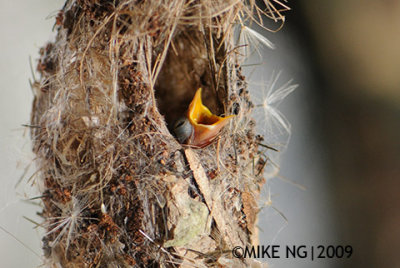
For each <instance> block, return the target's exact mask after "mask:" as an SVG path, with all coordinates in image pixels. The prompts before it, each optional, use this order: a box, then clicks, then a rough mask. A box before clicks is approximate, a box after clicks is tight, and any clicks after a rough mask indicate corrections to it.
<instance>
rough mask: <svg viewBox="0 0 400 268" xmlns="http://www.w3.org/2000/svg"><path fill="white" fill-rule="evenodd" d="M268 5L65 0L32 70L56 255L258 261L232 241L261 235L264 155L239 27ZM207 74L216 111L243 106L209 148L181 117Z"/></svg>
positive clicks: (152, 262)
mask: <svg viewBox="0 0 400 268" xmlns="http://www.w3.org/2000/svg"><path fill="white" fill-rule="evenodd" d="M265 5H266V10H267V12H266V15H269V16H272V17H274V18H276V19H281V20H282V19H283V17H280V16H281V15H280V11H279V10H278V8H275V7H274V6H272V5H271V4H270V3H269V2H268V1H265ZM283 7H284V6H282V7H280V8H282V9H283ZM262 12H263V9H261V8H259V7H257V6H256V5H255V4H254V3H253V1H249V3H248V2H247V1H238V0H235V1H233V0H230V1H226V0H218V1H216V0H208V1H207V0H200V1H190V0H168V1H163V0H154V1H153V0H152V1H140V0H136V1H132V0H120V1H118V0H97V1H93V0H91V1H89V0H69V1H67V2H66V4H65V6H64V7H63V9H62V10H61V11H60V12H59V14H58V16H57V19H56V24H55V28H56V30H57V36H56V39H55V41H54V42H52V43H49V44H48V45H46V46H45V47H44V48H42V49H41V52H40V54H41V58H40V59H39V63H38V67H37V69H38V71H39V73H40V75H41V77H40V79H39V80H38V81H35V83H34V84H33V88H34V90H35V98H34V102H33V110H32V118H31V125H32V126H31V127H32V133H31V134H32V140H33V151H34V153H35V154H36V156H37V159H36V163H37V167H38V169H39V172H38V174H39V175H38V176H37V179H36V182H37V184H39V187H40V190H41V193H42V202H43V211H42V212H41V216H43V218H44V220H45V221H44V226H45V230H46V233H45V236H44V237H43V250H44V255H45V257H46V261H45V262H46V264H47V265H48V267H214V266H218V267H233V266H237V267H248V266H250V265H254V263H255V262H254V261H251V260H246V259H235V258H234V257H233V256H232V253H231V250H232V249H233V248H234V247H235V246H241V247H245V246H249V245H251V244H252V243H254V242H257V241H256V239H257V238H256V234H257V232H256V228H255V224H256V217H257V213H258V210H259V209H258V206H257V201H258V199H259V193H260V190H261V187H262V186H263V184H264V182H265V180H264V178H263V175H262V174H263V168H264V166H265V164H266V159H265V158H263V157H262V156H261V154H260V153H259V149H258V148H259V143H260V142H261V140H262V138H261V137H260V136H257V135H256V134H255V132H254V128H255V124H254V122H253V120H252V119H251V110H252V103H251V101H250V99H249V95H248V91H247V89H246V81H245V77H244V76H243V75H242V74H241V68H240V64H241V63H242V61H243V55H242V54H241V53H240V50H239V47H240V46H238V44H237V42H235V40H236V39H237V36H236V37H235V29H237V28H238V29H240V27H241V26H242V25H243V23H245V22H246V21H248V20H253V14H256V17H257V16H258V15H261V13H262ZM198 88H202V90H203V102H204V103H205V105H206V106H207V107H208V108H209V109H210V110H211V111H212V112H213V113H214V114H217V115H224V116H227V115H234V117H233V118H232V119H231V120H230V121H229V123H228V125H226V126H225V127H224V128H223V131H222V132H221V133H220V134H219V135H218V137H217V138H216V139H214V140H213V141H212V142H211V144H209V145H208V146H206V147H204V148H193V147H191V146H187V145H182V144H180V143H179V142H178V141H177V140H176V138H175V137H174V136H173V134H172V131H171V128H172V126H173V123H174V121H175V120H177V118H179V117H180V116H182V115H184V114H185V111H186V110H187V108H188V106H189V104H190V102H191V100H192V98H193V96H194V94H195V92H196V90H197V89H198Z"/></svg>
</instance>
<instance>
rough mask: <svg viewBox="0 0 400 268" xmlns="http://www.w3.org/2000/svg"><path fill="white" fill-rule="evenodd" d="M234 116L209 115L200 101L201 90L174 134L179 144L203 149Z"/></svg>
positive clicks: (177, 124) (178, 123)
mask: <svg viewBox="0 0 400 268" xmlns="http://www.w3.org/2000/svg"><path fill="white" fill-rule="evenodd" d="M233 116H234V115H230V116H227V117H220V116H217V115H214V114H212V113H211V111H210V110H209V109H208V108H207V107H206V106H204V105H203V103H202V101H201V88H199V89H198V90H197V92H196V94H195V95H194V98H193V100H192V102H191V103H190V105H189V109H188V111H187V114H186V117H185V118H182V119H180V120H178V121H177V122H176V124H175V126H174V132H175V135H176V137H177V139H178V141H179V142H181V143H184V144H187V145H190V146H193V147H199V148H202V147H205V146H207V145H209V144H210V143H211V142H212V141H213V140H214V139H215V138H216V137H217V135H218V134H219V132H220V131H221V129H222V128H223V127H224V126H225V125H226V124H227V123H228V122H229V119H230V118H232V117H233Z"/></svg>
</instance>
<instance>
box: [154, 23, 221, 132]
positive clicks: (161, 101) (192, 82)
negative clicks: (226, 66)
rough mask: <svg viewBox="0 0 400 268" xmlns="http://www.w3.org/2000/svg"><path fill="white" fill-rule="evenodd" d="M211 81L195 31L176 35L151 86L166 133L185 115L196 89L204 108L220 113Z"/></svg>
mask: <svg viewBox="0 0 400 268" xmlns="http://www.w3.org/2000/svg"><path fill="white" fill-rule="evenodd" d="M214 77H215V74H214V73H213V71H212V70H211V61H210V59H209V55H208V53H207V44H206V41H205V38H204V36H203V34H202V33H200V32H199V31H186V32H181V33H179V34H177V35H176V37H175V38H174V39H173V41H172V44H171V46H170V47H169V49H168V51H167V56H166V59H165V62H164V63H163V66H162V69H161V71H160V74H159V76H158V79H157V82H156V85H155V95H156V99H157V105H158V108H159V111H160V113H161V114H162V115H163V116H164V118H165V121H166V123H167V126H168V129H169V130H170V131H172V127H173V125H174V123H175V121H176V120H177V119H179V118H180V117H182V116H184V115H185V114H186V111H187V109H188V107H189V104H190V102H191V101H192V99H193V97H194V95H195V93H196V91H197V89H198V88H200V87H201V88H202V100H203V103H204V105H206V106H207V107H208V108H209V109H210V110H211V112H213V113H215V114H218V115H219V114H222V113H224V109H223V105H221V102H219V100H218V94H217V90H216V85H215V84H216V83H215V81H214V79H213V78H214Z"/></svg>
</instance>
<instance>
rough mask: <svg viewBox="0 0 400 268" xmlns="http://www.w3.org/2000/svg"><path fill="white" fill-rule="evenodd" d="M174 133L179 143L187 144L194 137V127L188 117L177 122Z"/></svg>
mask: <svg viewBox="0 0 400 268" xmlns="http://www.w3.org/2000/svg"><path fill="white" fill-rule="evenodd" d="M173 132H174V135H175V138H176V139H177V140H178V141H179V143H185V142H186V141H187V140H188V139H189V137H190V136H191V135H192V132H193V126H192V125H191V124H190V122H189V120H188V119H187V118H186V117H181V118H179V119H178V120H176V122H175V124H174V131H173Z"/></svg>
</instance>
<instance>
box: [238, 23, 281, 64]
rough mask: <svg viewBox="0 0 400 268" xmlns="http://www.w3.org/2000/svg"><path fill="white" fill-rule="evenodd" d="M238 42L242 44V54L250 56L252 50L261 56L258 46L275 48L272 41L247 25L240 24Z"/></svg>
mask: <svg viewBox="0 0 400 268" xmlns="http://www.w3.org/2000/svg"><path fill="white" fill-rule="evenodd" d="M239 27H240V32H239V44H238V45H242V46H244V47H245V48H244V54H245V56H246V57H248V56H250V55H251V54H252V53H253V52H254V50H255V51H257V53H258V54H259V55H260V56H261V53H260V47H261V46H266V47H268V48H270V49H275V45H274V43H272V42H271V41H270V40H269V39H268V38H266V37H265V36H263V35H262V34H260V33H258V32H257V31H255V30H253V29H251V28H250V27H248V26H245V25H240V26H239Z"/></svg>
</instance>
